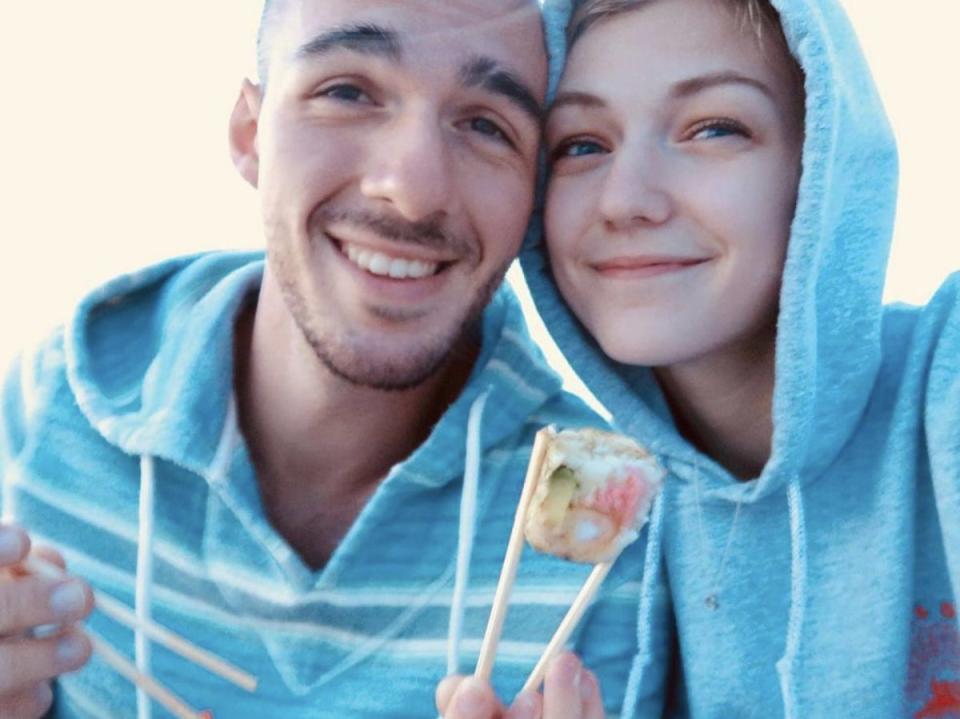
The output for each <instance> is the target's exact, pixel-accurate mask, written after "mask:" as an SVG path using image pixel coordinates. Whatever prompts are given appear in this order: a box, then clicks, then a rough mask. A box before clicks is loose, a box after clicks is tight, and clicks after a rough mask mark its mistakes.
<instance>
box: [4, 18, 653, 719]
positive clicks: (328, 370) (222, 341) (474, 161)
mask: <svg viewBox="0 0 960 719" xmlns="http://www.w3.org/2000/svg"><path fill="white" fill-rule="evenodd" d="M543 46H544V43H543V38H542V32H541V27H540V17H539V12H538V8H537V3H535V2H532V1H531V0H408V1H406V2H389V1H388V0H286V1H284V2H281V1H278V0H275V1H274V2H272V3H268V7H267V8H266V10H265V13H264V19H263V26H262V31H261V48H260V50H261V52H260V59H261V81H262V84H261V85H260V86H257V85H254V84H252V83H249V82H245V83H244V84H243V87H242V89H241V93H240V97H239V99H238V101H237V105H236V108H235V110H234V112H233V115H232V118H231V122H230V140H231V148H232V152H233V157H234V161H235V164H236V166H237V168H238V170H239V172H240V174H241V175H242V176H243V177H244V178H245V179H246V180H247V181H248V182H250V183H251V184H252V185H253V186H254V187H256V188H257V189H258V191H259V195H260V198H261V201H262V209H263V217H264V230H265V239H266V246H267V261H266V264H265V265H264V263H263V261H262V258H261V257H260V256H251V255H234V254H213V255H206V256H201V257H195V258H187V259H180V260H174V261H171V262H169V263H166V264H164V265H161V266H159V267H155V268H152V269H149V270H146V271H144V272H141V273H138V274H136V275H132V276H129V277H124V278H120V279H118V280H116V281H114V282H113V283H111V284H109V285H107V286H106V287H104V288H102V289H101V290H99V291H98V292H96V293H94V294H93V295H91V296H90V297H88V298H87V299H86V300H84V301H83V302H82V303H81V305H80V307H79V308H78V310H77V312H76V314H75V316H74V317H73V318H72V319H71V321H70V322H69V323H68V325H67V326H66V328H65V329H64V330H63V331H62V332H61V333H58V334H56V335H55V336H54V337H53V338H52V339H51V340H50V342H49V343H48V344H47V345H45V346H44V347H42V348H40V350H38V352H37V353H36V355H35V356H33V357H24V358H22V359H21V360H20V363H19V366H18V367H16V368H14V371H13V372H11V373H10V375H9V376H8V379H7V382H6V385H5V388H4V397H3V411H4V419H3V433H2V434H3V437H2V444H3V446H2V455H0V462H2V468H3V473H4V476H5V480H6V487H7V491H6V492H5V497H4V507H3V509H4V512H5V514H6V515H7V516H11V515H12V516H14V517H16V519H17V521H19V522H20V523H21V524H22V526H23V527H26V528H27V529H28V530H29V532H30V533H31V535H32V536H33V538H34V539H35V540H38V541H43V542H49V543H53V544H54V545H56V546H57V547H58V548H59V549H60V550H61V551H62V553H63V554H64V555H65V556H66V557H67V559H68V560H69V561H70V567H71V569H72V570H73V571H74V572H76V573H77V574H78V575H79V576H82V577H84V579H86V580H87V581H89V582H90V583H91V584H92V585H94V587H96V588H97V589H98V590H99V591H101V592H104V593H106V594H110V595H113V596H116V597H117V598H119V599H122V600H124V601H126V602H128V603H130V604H131V605H133V604H135V605H136V607H137V612H138V614H139V615H140V616H141V617H148V616H151V615H152V617H153V618H154V620H156V621H157V622H158V623H160V624H163V625H165V626H168V627H170V628H172V629H174V630H175V631H177V632H178V633H180V634H185V635H187V636H189V637H191V638H192V639H194V640H195V641H197V643H199V644H201V645H202V646H204V647H206V648H208V649H210V650H212V651H214V652H216V653H217V654H220V655H223V656H225V657H226V658H227V659H229V660H231V661H232V662H234V663H235V664H237V665H239V666H241V667H244V668H245V669H248V670H250V671H252V672H254V673H256V674H257V675H258V677H259V679H260V687H259V689H258V690H257V692H256V693H254V694H252V695H246V694H243V693H242V692H241V691H240V690H236V689H234V688H232V687H231V686H229V685H227V684H225V683H224V682H223V681H222V680H220V679H217V678H215V677H212V676H209V675H207V674H206V673H205V672H202V671H199V670H197V669H196V668H195V667H193V666H192V665H189V664H188V663H186V662H185V661H184V660H182V659H180V658H178V657H175V656H173V655H172V654H170V653H169V652H167V651H166V650H161V649H152V648H151V646H150V644H149V643H148V642H147V641H146V640H145V638H144V637H142V636H141V637H137V638H136V641H135V640H134V637H133V636H132V635H131V633H130V632H129V631H127V630H125V629H123V628H121V627H118V626H116V625H115V624H113V623H111V622H110V621H109V620H108V619H106V618H104V617H102V616H100V614H99V613H96V612H95V613H93V614H92V615H91V617H90V620H89V625H88V626H89V627H90V631H91V632H92V633H95V634H97V635H99V636H101V637H103V638H104V639H105V640H106V641H107V642H109V643H110V644H113V645H114V646H116V647H118V648H119V649H120V651H121V652H124V653H126V654H128V655H134V653H135V654H136V657H137V662H138V665H139V666H140V667H141V669H142V670H150V672H151V673H152V674H153V675H155V676H156V677H157V678H158V679H159V680H160V681H161V682H162V683H164V684H166V685H168V686H169V687H170V688H171V689H172V690H174V691H175V692H176V693H178V694H180V695H182V696H183V698H184V699H185V700H187V701H188V702H189V703H190V704H191V705H193V706H197V707H211V708H212V709H214V710H215V711H216V712H217V715H218V716H229V717H231V719H244V718H245V717H263V716H278V715H279V714H280V713H281V712H285V711H289V712H291V713H292V714H294V715H296V716H298V717H345V716H351V717H363V716H371V717H373V716H429V715H430V713H431V712H432V711H433V689H434V686H435V684H436V682H437V681H439V679H440V678H441V677H442V676H443V675H444V674H445V673H446V672H447V669H448V667H447V663H446V662H445V659H444V656H445V652H446V650H447V622H448V619H449V616H450V613H451V591H452V588H453V585H454V573H455V572H454V569H455V565H456V561H455V559H456V556H455V555H456V553H457V547H458V542H457V524H458V515H459V506H460V494H461V479H462V477H463V475H464V467H465V458H467V457H470V456H473V455H474V454H477V453H475V452H468V451H467V447H466V445H467V444H468V433H467V424H468V416H470V418H471V425H472V426H473V427H474V432H473V433H472V437H473V439H472V447H471V448H472V449H473V450H479V453H478V454H477V456H478V459H477V461H475V462H474V463H473V466H472V467H471V466H468V467H467V469H468V470H470V471H473V472H476V473H478V474H479V477H480V482H479V492H478V496H477V501H476V511H475V518H476V530H475V532H474V533H472V534H471V533H467V537H466V540H467V541H465V542H461V543H460V544H459V546H460V550H461V552H465V555H464V556H469V554H470V552H469V548H470V541H469V538H470V536H475V537H476V546H475V547H474V551H473V561H472V563H471V564H470V584H469V591H468V592H467V595H466V607H467V609H466V613H465V616H464V623H463V626H464V634H463V636H464V641H463V643H462V646H461V647H460V649H461V651H460V652H459V654H456V653H455V656H457V657H458V659H459V661H460V662H461V663H462V666H463V667H464V668H465V669H469V668H470V667H472V666H473V662H474V661H475V659H476V654H477V651H478V647H479V639H480V637H481V636H482V633H483V629H484V625H485V621H486V617H487V615H488V613H489V608H490V603H491V601H492V595H493V587H494V585H495V583H496V578H497V574H498V572H499V568H500V562H501V561H502V557H503V551H504V548H505V545H506V538H507V535H508V532H509V527H510V524H511V522H512V517H513V512H514V507H515V504H516V500H517V498H518V494H519V483H520V482H521V480H522V477H523V473H524V469H525V465H526V461H527V458H528V455H529V448H530V444H531V441H532V437H533V434H534V432H535V431H536V430H537V429H538V428H539V427H540V426H542V425H544V424H547V423H556V424H560V425H567V426H570V425H583V424H596V423H597V420H596V418H595V417H593V416H592V415H591V414H589V413H588V412H587V411H586V410H585V409H584V407H583V406H582V404H580V403H579V402H578V401H576V400H574V399H572V398H570V397H569V396H567V395H565V394H563V393H562V391H561V389H560V383H559V380H558V379H557V378H556V377H555V375H553V374H552V373H551V372H550V371H549V370H547V369H546V368H545V367H544V366H543V364H542V358H541V356H540V354H539V352H538V351H537V350H536V349H535V348H534V347H533V346H532V344H531V343H530V340H529V339H528V337H527V336H526V333H525V329H524V327H523V323H522V320H521V317H520V314H519V309H518V307H517V304H516V302H515V300H514V299H513V297H512V295H511V294H510V293H509V291H507V290H506V289H504V290H501V291H499V292H497V291H496V288H497V286H498V285H499V283H500V281H501V279H502V276H503V273H504V271H505V269H506V267H507V265H508V263H509V262H510V261H511V260H512V258H513V257H514V255H515V254H516V252H517V250H518V248H519V245H520V242H521V239H522V236H523V233H524V229H525V226H526V223H527V217H528V215H529V212H530V210H531V207H532V203H533V187H534V184H535V177H536V170H537V159H538V152H539V149H538V145H539V125H540V111H541V106H542V103H543V98H544V95H545V90H546V82H547V80H546V75H547V69H546V59H545V56H544V50H543ZM466 464H467V465H469V464H470V463H469V462H466ZM468 504H469V503H468ZM27 546H28V538H27V536H26V535H25V534H24V533H23V532H20V531H19V530H16V529H13V528H10V527H6V528H4V529H3V530H2V531H0V565H3V566H6V567H10V568H13V569H11V572H10V574H11V581H4V582H2V583H0V633H2V634H3V635H4V636H6V637H7V639H5V640H4V641H2V642H0V714H2V715H3V716H5V717H6V716H11V717H13V716H16V717H20V716H25V717H26V716H30V717H35V716H40V715H42V714H43V713H44V712H45V711H46V710H47V708H48V706H49V705H50V702H51V693H50V691H51V690H50V686H49V684H48V680H50V679H52V678H55V677H58V676H60V675H61V674H62V673H63V672H65V671H69V670H72V669H76V668H78V667H80V666H84V665H85V667H84V670H83V671H82V672H79V673H77V674H74V675H70V676H63V677H62V678H61V679H59V680H58V681H57V683H56V688H57V691H56V703H55V708H54V710H53V713H52V715H53V716H56V717H71V718H72V717H81V716H82V717H88V716H104V717H127V716H133V715H134V714H135V712H137V713H139V715H140V716H146V715H147V714H148V713H149V708H150V704H149V703H148V701H147V700H146V697H145V696H143V695H141V696H140V697H139V698H138V697H137V696H136V695H135V692H134V690H133V688H132V687H131V686H130V685H129V684H128V683H127V682H126V681H125V680H123V679H121V678H120V677H119V676H118V675H117V674H116V673H115V672H114V671H113V670H112V669H110V668H109V667H108V666H107V665H106V664H104V663H103V662H102V661H101V660H100V659H99V658H98V656H96V655H95V656H94V657H93V659H92V660H91V661H89V662H87V659H88V655H89V651H90V647H89V643H88V640H87V639H86V637H85V635H84V634H82V633H81V632H79V631H78V630H77V629H76V628H75V627H72V625H71V623H72V622H74V621H76V620H77V619H79V618H81V617H83V616H85V615H86V614H87V613H88V612H89V611H90V607H91V603H92V600H91V595H90V590H89V587H87V585H85V584H83V583H81V582H80V581H79V580H76V579H71V580H49V579H39V578H36V577H32V576H31V577H23V576H21V575H22V571H21V570H19V569H16V566H17V563H18V562H19V561H20V560H21V559H22V558H23V556H24V555H25V553H26V551H27ZM631 561H636V560H635V559H634V557H633V555H631V556H629V557H625V558H624V561H622V562H621V563H620V566H619V568H618V570H617V571H615V572H614V574H613V575H612V577H611V578H610V579H609V580H608V585H607V586H608V590H607V592H606V594H605V595H604V597H602V598H601V600H600V601H599V603H598V605H597V608H596V610H595V611H594V612H593V614H592V618H591V619H589V620H588V621H587V622H586V623H585V625H584V626H583V632H582V634H581V639H580V640H579V642H578V647H577V649H578V651H579V652H580V653H581V654H582V656H583V657H584V659H585V661H586V663H587V664H588V665H589V666H590V667H591V668H592V669H594V670H595V671H596V672H597V674H598V676H599V682H600V684H601V686H602V688H603V693H604V695H605V698H606V700H607V702H608V705H609V706H611V707H613V708H614V709H616V708H617V702H618V700H619V698H620V697H621V696H622V693H623V684H624V682H625V671H626V669H627V667H628V666H629V663H630V660H631V659H632V654H633V650H634V649H633V644H634V642H635V624H636V607H635V604H636V596H635V595H636V591H637V586H636V584H635V583H630V582H627V581H626V579H625V578H626V577H629V576H631V575H633V576H635V573H636V567H633V566H631ZM587 571H588V568H586V567H579V566H577V565H572V564H568V563H565V562H562V561H560V560H553V559H550V558H544V557H533V556H532V555H531V556H529V557H526V558H525V560H524V563H523V564H522V565H521V572H520V578H519V579H518V583H517V588H516V590H515V594H514V602H513V605H512V610H511V614H510V617H509V618H508V621H507V626H506V629H505V634H504V639H503V641H502V642H501V644H500V653H499V655H498V664H497V668H496V672H495V677H494V678H495V686H496V687H497V688H498V690H499V691H500V693H501V694H502V695H503V696H505V697H508V698H509V696H512V693H513V692H515V691H516V690H517V689H518V688H519V686H520V684H521V683H522V681H523V679H524V678H525V673H526V672H528V671H529V670H530V668H531V667H532V665H533V663H534V661H535V660H536V658H537V656H538V654H539V652H540V651H541V650H542V648H543V646H544V644H545V643H546V641H547V640H548V639H549V637H550V635H551V633H552V631H553V629H554V628H555V627H556V625H557V624H558V622H559V620H560V618H561V617H562V615H563V613H564V612H565V610H566V608H567V606H568V605H569V603H570V601H571V600H572V598H573V596H574V594H575V593H576V590H577V588H578V587H579V585H580V583H581V582H582V581H583V579H584V578H585V576H586V573H587ZM14 578H16V580H15V581H12V580H13V579H14ZM459 578H460V579H462V580H466V576H465V575H464V574H463V573H461V574H460V577H459ZM44 624H61V625H64V626H67V627H68V628H67V629H63V630H61V631H60V632H59V633H58V634H56V635H54V636H53V637H47V638H43V639H37V638H33V637H30V636H27V635H26V634H25V632H28V631H29V630H30V629H32V628H34V627H36V626H39V625H44Z"/></svg>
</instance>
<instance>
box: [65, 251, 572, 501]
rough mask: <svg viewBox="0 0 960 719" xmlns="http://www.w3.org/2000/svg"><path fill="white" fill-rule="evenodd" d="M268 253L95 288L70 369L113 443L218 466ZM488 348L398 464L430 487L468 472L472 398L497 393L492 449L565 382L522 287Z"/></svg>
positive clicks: (82, 315)
mask: <svg viewBox="0 0 960 719" xmlns="http://www.w3.org/2000/svg"><path fill="white" fill-rule="evenodd" d="M263 268H264V258H263V254H262V253H212V254H205V255H199V256H191V257H184V258H178V259H175V260H170V261H168V262H165V263H163V264H160V265H157V266H154V267H150V268H148V269H146V270H143V271H141V272H136V273H133V274H130V275H126V276H123V277H120V278H118V279H116V280H113V281H112V282H110V283H108V284H107V285H105V286H103V287H102V288H100V289H98V290H96V291H95V292H93V293H91V294H90V295H89V296H88V297H87V298H85V299H84V300H83V301H82V302H81V303H80V305H79V307H78V309H77V311H76V313H75V315H74V317H73V318H72V320H71V321H70V323H69V325H68V327H67V329H66V338H67V341H66V350H67V366H68V370H67V371H68V377H69V381H70V384H71V387H72V388H73V390H74V393H75V396H76V398H77V402H78V404H79V405H80V408H81V409H82V411H83V412H84V414H85V415H86V417H87V418H88V420H89V421H90V423H91V424H92V425H93V426H94V427H96V429H97V430H98V431H99V432H100V433H101V434H102V435H103V437H104V438H105V439H106V440H107V441H108V442H110V443H111V444H113V445H115V446H117V447H119V448H120V449H122V450H123V451H124V452H126V453H128V454H133V455H148V456H154V457H158V458H161V459H164V460H166V461H169V462H172V463H174V464H176V465H179V466H181V467H184V468H186V469H188V470H190V471H192V472H194V473H196V474H199V475H202V476H207V475H208V474H211V472H213V470H214V469H215V467H216V466H217V465H218V463H219V460H218V449H219V448H220V442H221V437H222V435H223V429H224V425H225V423H226V422H228V421H232V420H230V417H231V415H230V412H229V407H230V402H231V399H232V397H233V343H234V324H235V320H236V318H237V316H238V315H239V313H240V312H241V311H242V309H243V307H244V306H245V305H246V303H247V302H249V301H250V300H251V299H252V298H253V297H254V296H255V294H256V292H257V291H258V289H259V286H260V282H261V279H262V275H263ZM482 322H483V325H482V331H483V346H482V350H481V354H480V356H479V358H478V360H477V363H476V365H475V366H474V368H473V371H472V373H471V375H470V379H469V381H468V383H467V385H466V387H465V389H464V391H463V392H462V393H461V395H460V396H459V397H458V398H457V399H456V400H455V401H454V403H453V404H452V405H451V406H450V407H449V409H448V410H447V412H446V413H445V414H444V417H443V419H442V420H441V421H440V422H438V423H437V425H436V426H435V427H434V429H433V431H432V433H431V434H430V436H429V437H428V439H427V441H426V442H425V443H424V444H423V445H422V446H421V447H419V448H418V449H417V450H416V452H414V454H413V455H412V456H411V458H410V459H409V460H408V461H407V462H404V463H403V464H402V465H399V466H398V468H395V471H396V470H397V469H399V468H400V467H402V468H403V469H404V473H405V474H407V475H409V476H410V477H411V478H412V479H413V480H414V481H417V482H418V483H421V484H423V485H426V486H439V485H441V484H444V483H447V482H450V481H452V480H454V479H456V478H459V477H460V476H461V474H462V467H463V464H464V460H465V448H464V441H463V437H464V432H465V431H466V426H467V419H468V415H469V412H470V408H471V406H472V405H473V403H474V402H475V401H476V400H477V398H478V397H479V396H480V395H481V394H483V393H485V392H489V398H488V402H487V410H486V413H485V415H486V419H485V421H484V424H483V432H482V436H481V447H482V449H484V450H486V449H488V448H490V447H492V446H495V445H497V444H499V443H501V442H503V441H504V440H505V439H506V438H507V437H509V436H510V435H512V434H514V433H516V430H517V427H518V426H521V425H522V424H523V423H525V422H526V421H527V420H528V418H529V417H530V416H531V415H533V414H535V413H536V412H537V410H538V409H539V408H540V406H541V405H543V404H544V402H546V401H547V400H548V399H549V398H551V397H552V396H553V395H555V394H556V393H557V392H559V391H560V388H561V380H560V378H559V377H558V376H557V375H556V374H555V373H554V372H553V371H551V370H550V369H549V368H548V367H547V366H546V364H545V363H544V361H543V357H542V355H541V353H540V351H539V349H537V348H536V346H535V345H534V344H533V343H532V341H531V340H530V338H529V336H528V333H527V329H526V324H525V321H524V319H523V315H522V312H521V310H520V306H519V303H518V302H517V300H516V298H515V296H514V295H513V293H512V291H511V290H510V289H509V288H507V287H506V286H504V287H502V288H501V289H500V290H499V291H498V292H497V293H496V295H495V296H494V298H493V300H492V301H491V303H490V305H489V306H488V308H487V309H486V311H485V312H484V315H483V320H482Z"/></svg>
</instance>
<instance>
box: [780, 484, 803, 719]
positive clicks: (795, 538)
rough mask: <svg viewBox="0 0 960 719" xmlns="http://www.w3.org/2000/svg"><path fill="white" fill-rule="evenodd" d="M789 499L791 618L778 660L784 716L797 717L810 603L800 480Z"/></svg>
mask: <svg viewBox="0 0 960 719" xmlns="http://www.w3.org/2000/svg"><path fill="white" fill-rule="evenodd" d="M787 502H788V505H789V507H790V617H789V619H788V622H787V640H786V648H785V649H784V653H783V657H781V658H780V660H779V661H778V662H777V673H778V674H779V675H780V692H781V694H782V696H783V715H784V719H797V717H798V715H797V713H796V698H797V697H796V686H795V685H794V669H795V666H796V660H797V655H798V653H799V651H800V637H801V632H802V630H803V622H804V615H805V613H806V602H807V524H806V519H805V518H804V510H803V493H802V491H801V489H800V483H799V481H797V480H794V481H792V482H791V483H790V485H789V487H788V488H787Z"/></svg>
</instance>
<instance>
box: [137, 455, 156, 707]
mask: <svg viewBox="0 0 960 719" xmlns="http://www.w3.org/2000/svg"><path fill="white" fill-rule="evenodd" d="M153 470H154V465H153V457H150V456H148V455H144V456H142V457H141V458H140V507H139V515H140V516H139V529H138V537H137V575H136V583H135V589H134V609H135V611H136V615H137V620H138V621H139V622H140V624H141V625H143V624H146V623H149V622H150V604H151V597H150V594H151V591H152V589H153V514H154V511H153V509H154V471H153ZM134 656H135V657H136V663H137V670H138V671H139V672H140V673H141V674H147V675H149V674H150V642H149V640H148V638H147V637H146V635H145V634H144V633H143V632H142V631H141V630H140V629H137V630H136V634H135V639H134ZM150 716H151V704H150V698H149V697H148V696H147V694H146V692H144V691H143V690H142V689H140V688H138V689H137V719H150Z"/></svg>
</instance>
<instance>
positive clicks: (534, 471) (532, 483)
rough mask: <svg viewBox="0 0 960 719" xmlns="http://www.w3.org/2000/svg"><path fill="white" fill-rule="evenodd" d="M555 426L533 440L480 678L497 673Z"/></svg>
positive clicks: (486, 637) (485, 641)
mask: <svg viewBox="0 0 960 719" xmlns="http://www.w3.org/2000/svg"><path fill="white" fill-rule="evenodd" d="M552 434H553V429H552V428H550V427H544V428H543V429H541V430H540V431H539V432H537V436H536V438H535V439H534V442H533V450H532V451H531V452H530V463H529V464H528V465H527V476H526V477H525V478H524V480H523V490H522V491H521V493H520V501H519V502H518V503H517V513H516V515H515V516H514V519H513V529H512V530H511V532H510V541H509V542H508V544H507V553H506V556H505V557H504V558H503V567H502V568H501V569H500V579H499V581H498V582H497V592H496V594H495V595H494V598H493V606H492V607H491V609H490V618H489V619H488V620H487V629H486V631H485V632H484V635H483V644H481V646H480V657H479V659H478V660H477V668H476V670H475V671H474V673H473V675H474V676H475V677H477V678H479V679H484V680H486V681H489V680H490V675H491V674H492V673H493V661H494V658H495V656H496V653H497V644H499V642H500V635H501V634H502V633H503V622H504V620H505V619H506V617H507V607H508V604H509V602H510V593H511V591H512V590H513V583H514V580H515V579H516V577H517V565H518V564H519V563H520V554H521V552H522V551H523V545H524V534H523V530H524V526H523V525H524V522H525V521H526V517H527V507H528V506H529V504H530V500H531V499H532V498H533V490H534V487H536V485H537V477H538V476H539V474H540V467H541V466H542V465H543V458H544V455H546V452H547V445H548V444H549V441H550V436H551V435H552Z"/></svg>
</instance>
